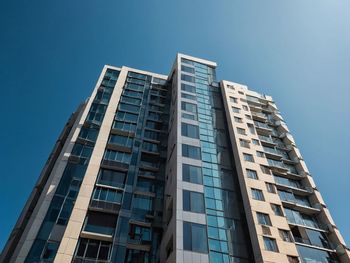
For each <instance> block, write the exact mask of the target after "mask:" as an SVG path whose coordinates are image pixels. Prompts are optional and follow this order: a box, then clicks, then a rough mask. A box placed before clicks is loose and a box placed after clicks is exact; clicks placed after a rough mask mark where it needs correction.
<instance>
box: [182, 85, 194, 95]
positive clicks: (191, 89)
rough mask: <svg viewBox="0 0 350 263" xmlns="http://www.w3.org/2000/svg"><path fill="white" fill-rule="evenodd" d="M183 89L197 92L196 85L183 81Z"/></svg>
mask: <svg viewBox="0 0 350 263" xmlns="http://www.w3.org/2000/svg"><path fill="white" fill-rule="evenodd" d="M181 89H182V90H184V91H187V92H191V93H196V87H195V86H192V85H188V84H185V83H181Z"/></svg>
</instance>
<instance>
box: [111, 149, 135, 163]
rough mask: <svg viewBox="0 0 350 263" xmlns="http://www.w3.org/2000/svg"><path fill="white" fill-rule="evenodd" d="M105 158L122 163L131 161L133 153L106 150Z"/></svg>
mask: <svg viewBox="0 0 350 263" xmlns="http://www.w3.org/2000/svg"><path fill="white" fill-rule="evenodd" d="M104 159H105V160H109V161H117V162H121V163H130V160H131V154H129V153H125V152H119V151H113V150H106V152H105V155H104Z"/></svg>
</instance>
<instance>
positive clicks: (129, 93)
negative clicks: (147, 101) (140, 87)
mask: <svg viewBox="0 0 350 263" xmlns="http://www.w3.org/2000/svg"><path fill="white" fill-rule="evenodd" d="M123 94H124V95H126V96H130V97H135V98H142V96H143V93H142V92H137V91H134V90H124V93H123Z"/></svg>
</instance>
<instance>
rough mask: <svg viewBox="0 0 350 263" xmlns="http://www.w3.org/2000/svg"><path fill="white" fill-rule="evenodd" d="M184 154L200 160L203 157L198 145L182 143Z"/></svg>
mask: <svg viewBox="0 0 350 263" xmlns="http://www.w3.org/2000/svg"><path fill="white" fill-rule="evenodd" d="M182 156H184V157H188V158H193V159H197V160H200V159H201V151H200V148H199V147H196V146H192V145H188V144H182Z"/></svg>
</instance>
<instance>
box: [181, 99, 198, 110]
mask: <svg viewBox="0 0 350 263" xmlns="http://www.w3.org/2000/svg"><path fill="white" fill-rule="evenodd" d="M181 109H182V110H184V111H189V112H192V113H197V105H196V104H193V103H189V102H185V101H181Z"/></svg>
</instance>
